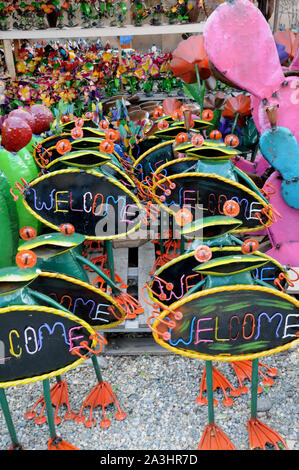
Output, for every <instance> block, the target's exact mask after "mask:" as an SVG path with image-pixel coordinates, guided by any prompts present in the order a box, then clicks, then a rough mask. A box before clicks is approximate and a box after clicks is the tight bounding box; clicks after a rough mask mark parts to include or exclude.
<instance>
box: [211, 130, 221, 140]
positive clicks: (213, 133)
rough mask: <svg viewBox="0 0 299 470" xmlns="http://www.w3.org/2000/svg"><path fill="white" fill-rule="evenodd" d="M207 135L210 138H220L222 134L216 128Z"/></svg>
mask: <svg viewBox="0 0 299 470" xmlns="http://www.w3.org/2000/svg"><path fill="white" fill-rule="evenodd" d="M209 137H210V139H212V140H219V139H221V137H222V134H221V132H220V131H218V130H217V129H214V130H213V131H212V132H210V134H209Z"/></svg>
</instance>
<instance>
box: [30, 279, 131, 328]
mask: <svg viewBox="0 0 299 470" xmlns="http://www.w3.org/2000/svg"><path fill="white" fill-rule="evenodd" d="M30 287H31V288H32V289H34V290H36V291H38V292H41V293H42V294H45V295H47V296H49V297H51V298H52V299H54V300H55V301H56V302H58V303H60V304H61V305H62V306H63V307H65V308H66V309H67V310H69V311H70V312H71V313H73V314H74V315H76V316H77V317H79V318H81V319H82V320H84V321H86V323H88V324H89V325H91V326H92V328H94V329H104V328H108V327H109V328H112V327H114V326H116V325H118V324H119V323H121V322H123V321H124V317H125V313H124V311H123V310H122V309H120V307H119V305H118V304H117V302H116V301H115V300H114V299H113V298H112V297H110V295H108V294H106V293H105V292H103V291H101V290H100V289H97V288H96V287H93V286H92V285H90V284H88V283H86V282H82V281H80V280H78V279H75V278H72V277H70V276H65V275H63V274H58V273H47V272H41V274H40V275H39V276H38V277H37V278H36V279H35V280H34V281H33V283H31V285H30Z"/></svg>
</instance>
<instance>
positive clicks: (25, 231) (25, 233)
mask: <svg viewBox="0 0 299 470" xmlns="http://www.w3.org/2000/svg"><path fill="white" fill-rule="evenodd" d="M36 235H37V234H36V230H35V229H34V228H33V227H23V228H21V230H20V237H21V238H22V240H32V239H33V238H35V237H36Z"/></svg>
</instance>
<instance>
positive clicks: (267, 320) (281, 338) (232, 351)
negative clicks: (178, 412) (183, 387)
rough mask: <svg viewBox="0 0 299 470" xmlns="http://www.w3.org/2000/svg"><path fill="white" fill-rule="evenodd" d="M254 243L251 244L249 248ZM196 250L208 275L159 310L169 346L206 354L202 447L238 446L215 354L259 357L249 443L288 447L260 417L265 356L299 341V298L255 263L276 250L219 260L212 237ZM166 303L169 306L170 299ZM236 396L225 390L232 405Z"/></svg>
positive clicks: (161, 339) (161, 338)
mask: <svg viewBox="0 0 299 470" xmlns="http://www.w3.org/2000/svg"><path fill="white" fill-rule="evenodd" d="M245 243H246V242H245ZM250 250H251V248H250V247H247V246H246V245H245V246H244V245H243V252H244V253H246V252H248V251H250ZM253 250H254V244H253ZM194 256H195V258H196V259H197V260H198V261H199V265H198V267H196V268H195V269H194V270H193V271H194V272H195V273H200V274H203V275H204V278H203V279H202V280H201V281H199V282H198V283H197V284H196V285H195V286H193V287H191V288H190V289H189V291H188V292H187V293H186V294H185V295H184V296H183V297H182V298H181V299H180V300H178V301H176V302H174V303H172V304H171V305H170V306H169V307H165V309H164V311H163V312H162V313H160V314H156V315H153V317H154V320H155V321H154V324H153V325H152V329H153V335H154V338H155V340H156V341H157V342H158V343H159V344H160V345H161V346H163V347H166V348H167V349H169V350H170V351H172V352H174V353H176V354H181V355H184V356H187V357H191V358H194V359H204V360H205V361H206V367H205V377H204V378H205V381H206V388H207V395H208V414H209V424H208V425H207V426H206V428H205V430H204V434H203V436H202V439H201V442H200V444H199V449H211V450H212V449H222V450H233V449H234V445H233V444H232V443H231V442H230V440H229V439H228V437H227V436H226V435H225V434H224V433H223V431H222V430H221V429H220V428H219V427H218V426H217V425H216V424H215V422H214V399H213V388H215V384H213V380H215V379H216V381H217V379H218V377H217V374H215V371H213V366H212V361H213V360H220V361H233V362H238V361H240V364H242V362H243V361H250V360H252V386H251V417H250V419H249V421H248V433H249V446H250V448H263V449H265V446H266V444H267V443H270V444H272V445H274V446H275V448H276V449H279V448H280V446H282V447H283V448H287V446H286V443H285V442H284V440H283V439H282V438H281V436H279V435H278V434H277V433H276V432H275V431H273V430H271V429H270V428H269V427H268V426H266V425H265V424H264V423H262V422H261V421H260V420H258V419H257V393H258V365H259V358H261V357H264V356H267V355H270V354H273V353H277V352H280V351H283V350H285V349H288V348H289V347H291V346H294V345H296V344H298V341H299V340H298V338H297V336H298V316H299V303H298V301H297V300H296V299H294V298H293V297H291V296H289V295H287V294H285V293H281V292H280V291H279V290H277V289H276V288H275V287H273V286H272V287H270V286H269V285H268V284H266V283H264V282H262V281H260V280H257V279H256V278H254V277H253V275H252V270H253V268H254V266H260V265H262V264H263V263H264V264H266V263H267V262H268V261H269V258H268V257H263V256H262V255H261V254H258V255H256V254H255V252H253V253H251V254H243V253H242V254H241V253H240V254H238V255H229V256H225V251H224V256H220V257H217V258H216V259H215V260H214V259H213V252H212V250H211V248H210V247H209V246H208V245H205V244H204V243H203V244H202V245H199V246H198V247H197V248H196V250H195V252H194ZM159 305H160V306H161V307H162V308H163V304H162V303H160V304H159ZM272 372H274V374H275V371H272ZM240 393H242V386H241V383H240V387H239V388H237V389H233V390H231V395H233V396H238V395H239V394H240ZM201 399H202V397H201ZM226 402H227V403H226ZM231 402H232V399H231V398H229V397H228V396H225V400H224V403H225V404H226V406H229V404H231Z"/></svg>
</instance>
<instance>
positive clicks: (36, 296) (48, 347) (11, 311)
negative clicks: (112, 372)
mask: <svg viewBox="0 0 299 470" xmlns="http://www.w3.org/2000/svg"><path fill="white" fill-rule="evenodd" d="M29 256H30V255H29V253H28V252H20V256H19V257H18V258H17V263H18V265H19V266H20V267H18V266H17V267H14V266H12V267H8V268H3V269H1V273H0V289H1V307H0V315H1V320H0V321H1V341H3V344H4V350H5V351H6V354H7V355H6V357H5V358H2V360H3V364H2V367H1V378H0V381H1V383H0V397H1V407H2V410H3V413H4V416H5V420H6V424H7V428H8V431H9V434H10V438H11V441H12V445H11V449H13V450H15V449H22V445H21V443H20V442H19V440H18V438H17V433H16V430H15V427H14V424H13V420H12V416H11V413H10V410H9V406H8V402H7V399H6V395H5V391H4V390H5V388H6V387H13V386H17V385H25V384H27V383H32V382H36V381H42V382H43V389H44V398H43V400H44V408H45V409H46V411H47V418H46V417H43V418H40V424H42V423H44V422H45V421H48V426H49V432H50V439H49V441H48V449H49V450H75V449H76V448H75V447H74V446H72V445H71V444H69V443H68V442H66V441H64V440H62V439H61V438H60V437H59V436H58V435H57V433H56V426H55V424H59V422H60V419H58V417H57V416H56V413H55V415H54V414H53V408H52V405H53V404H54V405H55V400H54V403H53V397H51V391H50V384H49V379H50V378H51V377H58V378H59V377H60V374H62V373H65V372H67V371H68V370H70V369H72V368H74V367H76V366H77V365H79V364H80V363H82V361H84V360H85V359H87V358H89V357H90V356H91V355H94V354H98V353H100V352H101V350H102V345H103V344H105V340H104V338H102V337H101V336H100V335H99V334H97V333H96V332H95V331H94V330H93V328H92V327H91V326H90V325H89V324H88V323H86V322H85V321H84V320H81V319H80V318H78V317H77V316H75V315H73V314H72V313H71V312H70V311H68V310H67V309H65V308H64V307H63V306H61V305H60V304H59V303H58V302H56V301H55V300H53V299H52V298H50V297H48V296H46V295H44V294H41V293H39V292H38V291H35V290H33V289H32V288H31V287H30V286H31V285H32V283H33V282H34V280H36V278H37V277H38V275H39V271H38V270H36V269H33V266H32V265H33V264H34V260H32V259H31V260H29V259H28V258H29ZM24 260H26V261H28V266H29V267H28V268H27V269H23V266H24ZM49 305H50V307H49ZM59 389H60V390H59ZM57 392H58V393H57ZM59 396H60V399H61V401H62V402H63V403H64V404H66V406H67V413H66V414H65V418H66V419H74V417H75V414H74V413H73V412H72V411H71V410H70V407H69V402H68V394H67V389H66V388H65V387H64V382H61V381H59V383H58V385H57V387H56V399H57V398H59Z"/></svg>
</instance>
